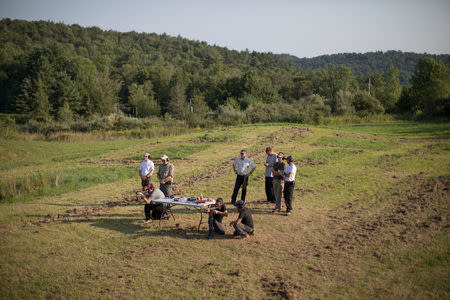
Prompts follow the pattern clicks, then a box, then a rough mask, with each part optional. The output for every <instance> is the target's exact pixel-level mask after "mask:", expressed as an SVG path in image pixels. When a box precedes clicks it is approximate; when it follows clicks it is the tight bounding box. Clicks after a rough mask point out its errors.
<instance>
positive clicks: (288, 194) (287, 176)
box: [283, 155, 297, 216]
mask: <svg viewBox="0 0 450 300" xmlns="http://www.w3.org/2000/svg"><path fill="white" fill-rule="evenodd" d="M286 161H287V163H288V165H287V167H286V168H284V176H283V177H284V201H285V202H286V215H287V216H289V215H291V212H292V198H293V195H294V186H295V175H296V174H297V167H296V166H295V165H294V157H292V155H289V156H288V157H287V159H286Z"/></svg>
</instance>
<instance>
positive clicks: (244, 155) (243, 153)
mask: <svg viewBox="0 0 450 300" xmlns="http://www.w3.org/2000/svg"><path fill="white" fill-rule="evenodd" d="M246 156H247V150H245V149H242V150H241V158H242V159H244V158H245V157H246Z"/></svg>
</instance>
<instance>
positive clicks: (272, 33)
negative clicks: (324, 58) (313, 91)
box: [0, 0, 450, 57]
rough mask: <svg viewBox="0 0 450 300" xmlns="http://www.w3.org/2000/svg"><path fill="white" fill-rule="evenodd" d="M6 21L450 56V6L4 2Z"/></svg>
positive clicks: (443, 2)
mask: <svg viewBox="0 0 450 300" xmlns="http://www.w3.org/2000/svg"><path fill="white" fill-rule="evenodd" d="M0 18H11V19H21V20H30V21H32V20H45V21H48V20H50V21H53V22H62V23H64V24H67V25H71V24H79V25H81V26H83V27H86V26H98V27H100V28H101V29H105V30H109V29H112V30H117V31H121V32H128V31H133V30H134V31H136V32H147V33H152V32H155V33H158V34H161V33H164V32H165V33H166V34H168V35H172V36H177V35H180V36H182V37H185V38H188V39H192V40H199V41H206V42H207V43H208V44H216V45H218V46H222V47H227V48H228V49H235V50H239V51H241V50H245V49H248V50H249V51H258V52H272V53H288V54H292V55H295V56H298V57H314V56H319V55H323V54H336V53H344V52H357V53H364V52H372V51H387V50H401V51H404V52H417V53H424V52H426V53H430V54H450V0H389V1H388V0H359V1H357V0H335V1H332V0H317V1H314V0H310V1H303V0H298V1H294V0H259V1H258V0H248V1H246V0H241V1H239V0H219V1H216V0H191V1H189V0H161V1H154V0H147V1H144V0H136V1H125V0H121V1H117V0H109V1H108V0H89V1H88V0H71V1H66V0H0Z"/></svg>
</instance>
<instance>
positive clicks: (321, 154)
mask: <svg viewBox="0 0 450 300" xmlns="http://www.w3.org/2000/svg"><path fill="white" fill-rule="evenodd" d="M355 151H358V150H351V149H345V148H332V149H318V150H314V151H312V152H310V153H308V154H306V155H304V156H302V157H300V160H313V159H317V160H333V159H339V158H342V157H344V156H347V155H352V154H355ZM359 152H360V151H358V153H359ZM361 152H362V150H361Z"/></svg>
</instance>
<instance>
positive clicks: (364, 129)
mask: <svg viewBox="0 0 450 300" xmlns="http://www.w3.org/2000/svg"><path fill="white" fill-rule="evenodd" d="M329 128H335V129H339V130H344V131H351V132H359V133H368V134H381V135H385V136H402V137H420V138H444V139H448V138H450V125H449V124H448V123H419V122H392V123H391V122H389V123H376V124H353V125H342V126H331V127H329Z"/></svg>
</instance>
